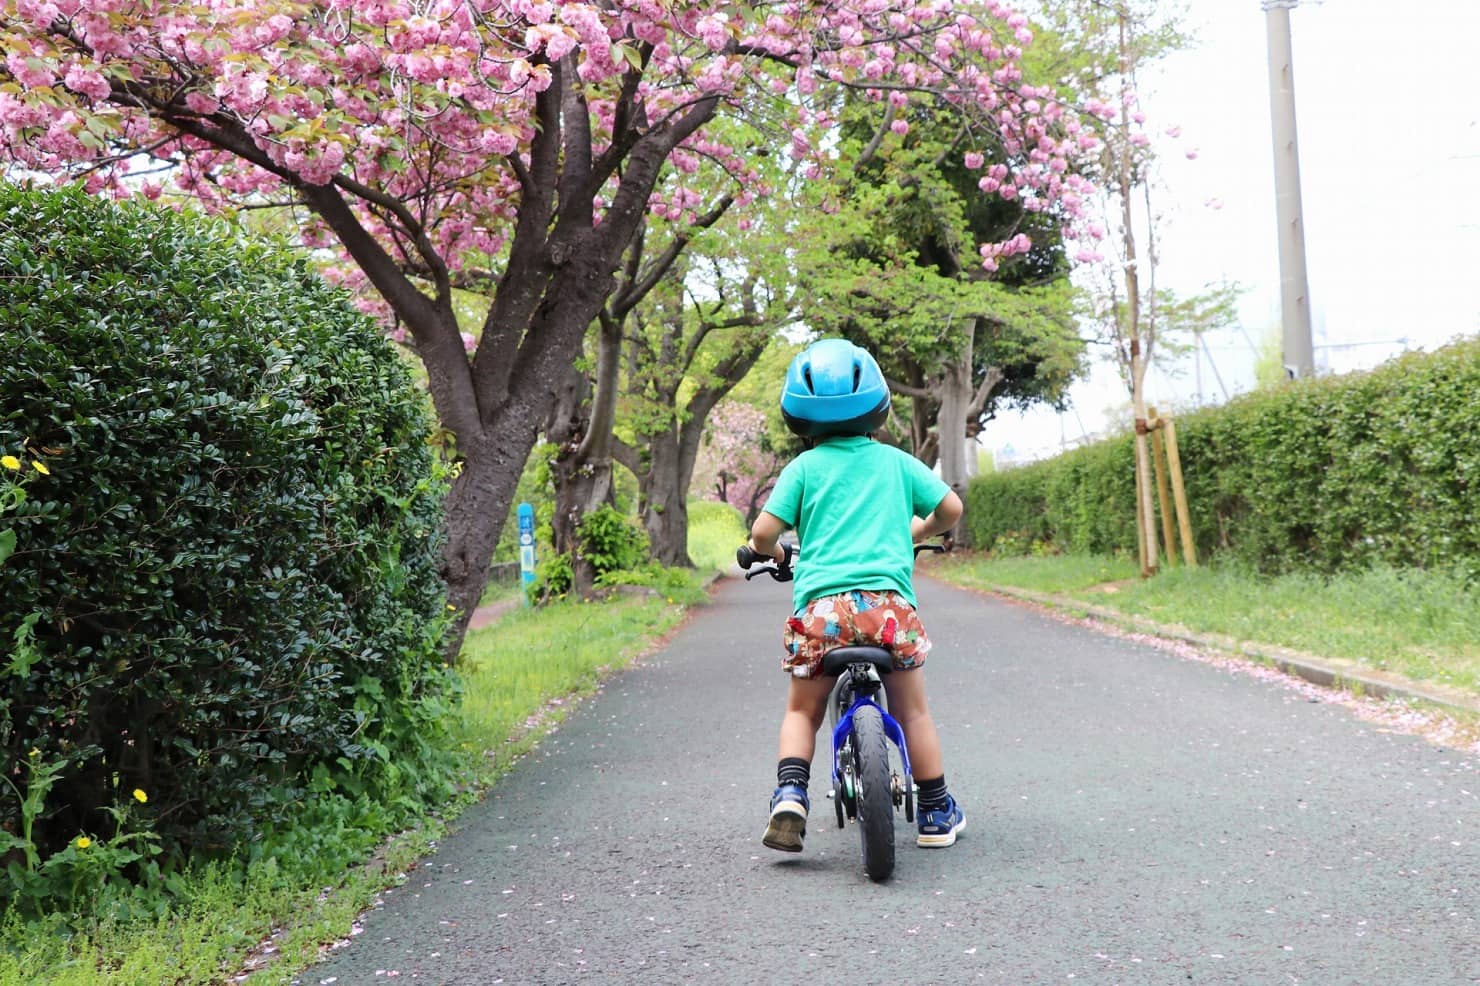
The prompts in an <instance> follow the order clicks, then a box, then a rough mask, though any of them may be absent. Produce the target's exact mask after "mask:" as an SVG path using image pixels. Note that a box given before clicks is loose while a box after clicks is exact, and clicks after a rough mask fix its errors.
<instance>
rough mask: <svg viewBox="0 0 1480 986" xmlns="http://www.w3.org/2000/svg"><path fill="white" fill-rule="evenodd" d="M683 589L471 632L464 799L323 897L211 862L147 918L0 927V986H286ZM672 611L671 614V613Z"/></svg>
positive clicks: (288, 872)
mask: <svg viewBox="0 0 1480 986" xmlns="http://www.w3.org/2000/svg"><path fill="white" fill-rule="evenodd" d="M678 579H681V580H682V581H684V586H683V591H674V587H673V586H668V587H666V588H668V590H669V591H668V593H667V594H666V595H665V594H662V593H654V592H652V591H644V592H641V593H638V594H618V595H615V596H614V597H613V598H611V599H610V600H608V601H606V602H601V603H584V602H562V603H557V604H554V605H551V606H546V607H542V608H539V609H534V610H520V611H514V612H511V613H510V614H508V615H506V616H505V617H504V618H503V619H502V620H500V621H499V622H498V623H497V624H495V625H494V626H493V627H489V628H486V629H484V630H477V631H473V632H472V633H470V634H469V635H468V638H467V641H466V642H465V645H464V651H463V654H464V661H463V668H462V685H463V698H462V701H461V703H460V706H459V711H460V717H459V721H458V723H457V724H456V726H455V727H454V729H453V730H452V741H453V742H454V743H455V744H456V746H457V751H458V753H459V754H460V755H461V756H462V758H463V760H464V762H465V765H466V767H465V773H464V777H465V781H464V787H463V792H462V794H461V796H460V797H459V798H457V799H456V800H455V801H454V802H453V803H452V804H451V805H447V804H443V805H438V806H435V811H433V810H431V809H424V810H423V811H422V813H421V814H420V816H419V821H418V822H417V824H415V825H413V826H411V827H410V828H409V829H407V830H405V831H402V832H401V833H400V834H398V835H397V836H395V837H394V838H392V839H389V840H388V841H385V842H382V843H381V844H380V845H379V846H378V848H377V849H376V850H375V851H374V852H373V853H369V854H366V853H361V854H360V857H359V858H360V859H361V863H360V864H359V865H352V866H350V867H348V869H347V870H345V871H344V872H343V873H342V874H340V875H338V876H337V877H336V878H334V879H333V880H332V881H328V882H330V883H332V885H331V886H326V885H325V884H326V881H325V880H324V879H323V877H322V874H314V873H312V872H310V871H308V870H304V871H295V870H292V869H291V868H288V867H287V866H286V864H283V863H281V862H279V861H277V860H268V861H265V862H262V863H253V864H248V865H245V866H243V865H239V864H217V865H214V866H210V867H206V868H202V869H200V870H197V871H196V872H194V873H191V874H187V875H186V876H184V877H183V878H182V879H181V881H180V883H179V885H178V887H177V890H176V894H175V899H174V901H173V902H172V903H171V904H170V905H168V906H167V907H166V908H165V909H163V910H162V911H161V912H160V913H158V914H157V915H156V916H155V917H153V918H151V919H146V920H139V919H137V918H136V919H133V920H129V921H117V920H112V919H110V918H108V917H106V916H102V917H97V918H94V919H91V920H79V919H76V918H75V917H74V918H72V919H71V920H70V921H69V920H68V919H67V918H66V917H64V916H61V915H53V916H51V917H49V918H47V919H44V920H36V921H22V920H20V919H18V918H15V917H9V918H6V919H4V920H0V986H23V984H24V986H38V984H45V986H94V984H97V983H102V982H107V983H110V984H116V986H159V984H161V983H168V984H171V986H196V984H201V986H204V984H213V986H214V984H219V983H225V982H228V981H236V979H235V977H237V976H238V975H239V974H241V973H243V972H248V973H250V975H249V976H248V978H247V979H246V980H245V981H246V982H247V983H250V984H266V983H286V982H288V981H290V980H291V979H292V977H293V975H294V974H295V973H297V972H300V971H302V970H303V969H304V968H306V967H308V966H309V965H311V964H312V963H313V962H314V961H315V959H316V957H317V954H318V950H319V948H320V946H321V945H322V944H324V943H326V942H330V941H333V940H335V939H338V938H343V937H346V936H348V934H349V931H350V925H351V923H352V921H353V920H354V917H355V916H356V915H357V914H359V913H360V912H361V911H363V910H364V909H365V908H367V907H368V906H370V903H371V902H372V900H373V899H374V897H375V895H376V894H377V893H378V892H380V891H381V890H383V889H385V888H386V887H388V886H394V885H395V884H397V883H398V882H399V881H400V878H401V876H402V875H403V874H404V873H405V872H406V871H407V869H408V868H409V867H410V865H411V864H412V863H413V862H414V861H415V860H417V859H419V858H420V857H422V856H424V855H426V854H427V853H428V852H429V851H430V848H431V845H432V843H433V842H434V841H435V840H437V839H438V838H440V837H441V836H442V835H443V834H445V832H446V830H447V827H448V825H449V824H450V823H451V822H452V821H454V820H455V819H456V817H457V816H458V815H459V814H461V812H462V811H463V810H465V809H466V808H467V806H468V805H470V804H472V803H474V802H476V801H477V800H478V798H480V797H481V795H482V793H483V791H485V790H486V789H487V787H488V786H489V785H490V784H491V783H492V782H493V781H494V780H496V779H497V777H498V776H499V775H500V774H502V773H503V772H504V771H505V770H507V769H508V768H509V767H510V765H511V764H512V763H513V762H514V761H515V760H516V759H517V758H518V756H519V755H520V754H522V753H524V752H525V751H527V750H528V749H529V748H530V747H532V746H534V744H535V743H536V742H538V740H539V738H540V737H541V736H543V735H544V734H545V732H546V731H547V730H548V729H549V727H550V726H552V725H553V724H555V723H556V722H558V721H559V720H560V719H561V718H563V716H564V715H565V714H566V712H567V711H568V710H569V709H570V708H571V707H572V704H573V703H572V702H571V701H569V700H570V699H571V698H572V697H573V696H575V697H579V696H581V695H584V694H589V693H590V692H591V691H592V690H594V688H595V687H596V685H597V684H598V683H599V682H600V681H601V679H602V678H603V676H604V675H606V674H608V673H610V672H612V671H615V670H617V669H620V668H623V667H626V666H627V665H629V664H631V663H632V661H633V660H634V659H635V658H636V657H638V656H639V655H640V654H642V653H644V652H646V651H647V650H649V649H651V647H652V646H653V645H654V642H655V641H658V640H660V639H662V638H663V636H664V635H666V634H667V633H668V632H669V631H671V630H672V629H673V628H674V627H675V626H676V625H677V624H678V623H679V621H680V620H681V619H682V618H683V616H684V613H685V612H686V606H685V605H683V603H685V602H693V601H697V600H700V599H702V598H705V593H704V592H703V589H702V587H701V583H702V581H703V580H702V578H701V577H699V576H697V575H693V574H687V575H683V576H672V579H671V580H678ZM674 599H678V600H679V602H677V603H675V602H674ZM355 825H356V819H354V818H351V817H338V818H336V819H333V820H332V821H328V822H326V824H325V826H324V830H323V831H322V832H315V833H313V835H314V837H315V838H317V839H319V840H321V841H322V842H323V843H324V844H325V845H334V846H335V848H338V849H340V850H341V851H342V847H341V846H338V844H337V843H336V839H340V838H345V839H349V840H351V841H352V842H354V843H359V842H363V841H364V840H363V835H362V834H361V833H354V834H352V835H348V836H346V835H344V833H343V832H336V831H335V828H336V826H337V827H339V828H340V829H346V828H347V829H351V830H352V829H353V828H354V826H355Z"/></svg>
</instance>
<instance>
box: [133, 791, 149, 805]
mask: <svg viewBox="0 0 1480 986" xmlns="http://www.w3.org/2000/svg"><path fill="white" fill-rule="evenodd" d="M134 800H135V801H137V802H138V803H139V804H144V803H145V802H146V801H148V800H149V795H147V794H145V793H144V791H143V790H142V789H141V788H137V787H136V788H134Z"/></svg>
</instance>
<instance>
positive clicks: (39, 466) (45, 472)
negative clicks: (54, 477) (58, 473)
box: [31, 462, 51, 476]
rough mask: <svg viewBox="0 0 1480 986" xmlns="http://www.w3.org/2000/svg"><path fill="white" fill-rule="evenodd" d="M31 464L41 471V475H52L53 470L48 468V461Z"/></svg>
mask: <svg viewBox="0 0 1480 986" xmlns="http://www.w3.org/2000/svg"><path fill="white" fill-rule="evenodd" d="M31 465H32V466H34V467H35V468H36V471H37V472H39V473H40V474H41V475H43V476H50V475H51V470H50V469H48V468H46V463H44V462H32V463H31Z"/></svg>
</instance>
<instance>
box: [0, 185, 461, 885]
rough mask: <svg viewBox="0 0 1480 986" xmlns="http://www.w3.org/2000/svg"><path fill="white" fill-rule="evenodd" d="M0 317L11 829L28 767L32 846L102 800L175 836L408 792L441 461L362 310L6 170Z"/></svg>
mask: <svg viewBox="0 0 1480 986" xmlns="http://www.w3.org/2000/svg"><path fill="white" fill-rule="evenodd" d="M0 326H3V332H4V338H5V347H4V358H3V360H0V453H3V454H5V455H8V456H10V457H12V458H14V459H17V460H19V461H21V462H22V463H23V471H22V472H17V471H16V470H13V469H12V470H9V471H8V472H7V471H5V470H0V484H5V483H9V484H10V485H11V487H12V488H15V480H16V478H17V477H19V476H22V475H23V476H24V477H25V479H26V485H25V487H24V490H23V494H24V500H23V502H21V503H19V505H18V506H15V507H14V508H13V509H12V510H11V511H10V512H8V513H5V512H0V528H6V529H10V530H13V531H14V534H15V538H16V545H15V551H14V554H13V555H12V556H11V557H10V558H9V559H8V560H5V561H4V562H3V563H0V598H3V600H4V606H3V608H0V655H4V654H6V653H9V659H8V661H5V662H3V663H0V757H3V761H0V770H3V772H4V776H5V777H6V778H7V779H9V780H10V781H11V782H12V784H13V785H14V786H13V787H11V786H0V824H3V826H4V830H5V831H6V832H9V833H17V832H19V831H21V827H20V824H19V823H20V822H21V821H22V820H23V819H22V817H21V816H22V815H23V814H24V813H23V812H22V807H21V803H20V798H19V795H20V793H21V792H26V791H28V790H29V791H30V792H31V793H32V794H34V793H35V791H36V788H35V786H34V784H33V786H32V787H30V788H29V789H28V786H27V781H28V778H30V779H32V780H33V781H34V779H35V777H36V776H37V771H36V769H34V768H37V767H38V766H40V765H44V767H45V769H46V770H48V771H51V772H53V773H54V775H55V776H54V777H52V778H50V783H51V787H50V789H49V792H48V793H47V794H46V796H45V798H44V800H43V801H42V803H41V806H40V810H39V812H37V811H36V809H35V806H34V805H33V806H32V807H31V809H29V814H32V815H34V816H35V819H34V820H35V827H34V831H33V834H32V838H33V840H34V842H35V848H36V849H37V850H39V851H40V853H41V855H42V856H43V857H44V856H45V855H46V854H48V853H56V852H58V851H59V850H62V849H63V848H67V847H69V843H70V844H72V846H73V847H75V844H76V840H77V839H78V838H79V837H80V836H84V835H90V836H91V837H92V841H94V842H97V841H98V840H100V839H106V838H108V837H110V836H111V835H112V834H113V833H114V832H116V831H117V830H118V828H119V827H120V822H119V821H118V819H117V813H118V811H119V810H120V809H127V811H128V812H131V813H132V816H131V817H132V820H133V821H132V822H131V824H133V823H137V824H140V825H142V826H144V827H146V828H148V829H152V831H153V833H154V835H155V836H157V837H158V839H159V845H160V846H161V848H162V850H163V851H164V852H165V853H166V854H169V855H183V854H186V853H191V852H199V851H201V850H206V851H211V850H220V849H226V848H228V847H231V846H234V845H240V844H241V843H242V842H243V840H247V839H250V838H252V837H253V836H254V835H256V834H258V833H260V832H261V831H262V830H263V828H264V826H268V825H271V824H274V823H276V822H278V821H281V820H282V819H284V818H285V817H287V816H288V815H289V813H290V811H291V810H293V809H294V808H295V804H296V803H298V802H299V801H301V799H303V798H304V797H305V796H307V795H309V794H311V793H314V792H327V791H336V790H337V791H343V792H346V793H351V794H353V793H358V792H359V791H363V790H374V791H376V792H377V794H378V795H383V796H384V797H386V798H387V799H390V798H394V797H398V796H400V795H401V792H403V791H406V790H409V789H411V788H412V787H414V786H415V783H416V781H415V780H414V779H413V778H409V777H407V776H405V774H406V773H407V772H408V771H406V769H405V765H406V764H407V763H414V762H416V758H417V757H419V756H422V755H424V754H426V753H427V751H428V749H429V744H431V743H432V742H434V741H435V738H436V736H437V734H438V731H439V730H440V729H441V728H442V726H441V720H442V718H443V716H444V714H445V710H446V704H447V703H446V699H447V698H448V697H449V691H448V690H449V688H450V687H451V684H452V679H451V677H450V673H449V672H448V671H447V670H446V669H445V665H444V664H443V658H442V654H441V643H442V633H443V630H444V628H445V625H446V619H445V613H444V610H445V591H444V588H443V586H442V585H441V583H440V581H439V579H438V577H437V561H438V549H439V538H440V531H441V526H442V517H441V500H442V496H441V494H442V492H443V480H442V479H441V478H440V477H439V475H438V467H437V465H436V463H435V462H434V460H433V457H432V454H431V451H430V449H429V447H428V445H427V437H428V435H429V434H430V430H431V422H430V419H429V416H428V413H427V408H426V406H425V401H424V398H423V397H422V396H421V395H420V394H419V393H418V391H417V390H416V389H415V388H414V387H413V385H412V383H411V380H410V377H409V374H408V373H407V371H406V369H405V367H404V365H403V364H402V363H401V362H400V360H399V359H398V357H397V356H396V354H395V353H394V352H393V351H392V349H391V347H390V346H389V345H388V344H387V342H386V341H385V340H384V339H383V338H382V336H381V334H380V333H379V332H378V331H377V330H376V328H375V327H374V326H373V325H372V324H371V323H370V321H369V320H368V319H367V318H366V317H365V316H363V315H362V314H360V313H358V312H356V311H355V310H354V309H353V308H352V307H351V305H350V304H349V303H348V299H347V298H346V297H345V296H344V295H343V294H342V293H341V292H339V291H337V290H335V289H332V288H330V287H329V286H328V285H326V284H325V283H324V282H323V281H322V280H321V279H320V278H319V277H317V276H316V275H315V274H314V273H313V272H312V271H311V270H309V269H308V268H307V267H306V266H305V265H304V264H303V263H302V262H301V260H295V259H294V258H293V257H292V256H291V255H290V254H288V253H287V252H284V251H282V250H279V249H277V248H273V247H269V246H264V245H262V244H259V243H254V242H249V241H247V240H245V239H243V238H241V237H239V236H238V235H237V234H236V233H234V232H233V231H232V230H231V229H230V228H229V227H227V226H225V225H224V224H221V223H219V222H216V221H213V220H209V219H206V218H203V217H199V216H192V215H188V214H177V213H174V212H169V211H164V210H159V209H154V208H151V207H147V206H136V205H132V204H124V205H117V204H113V203H109V202H103V201H99V200H96V199H92V198H89V197H88V196H86V195H83V194H81V193H80V192H77V191H63V192H54V191H39V190H25V189H20V188H16V187H13V186H3V185H0ZM32 462H40V463H42V465H43V466H44V467H45V468H46V469H47V470H48V473H47V474H46V475H42V474H41V473H40V472H39V471H37V470H35V468H34V467H33V466H31V465H30V464H31V463H32ZM3 502H4V501H3V498H0V503H3ZM43 776H44V775H43ZM135 790H138V791H139V792H141V793H142V794H143V795H144V796H146V797H147V803H143V804H141V803H138V802H139V801H140V798H139V797H136V796H133V792H134V791H135ZM68 851H69V852H70V851H72V850H71V848H68ZM11 864H12V871H11V877H12V883H13V884H14V883H15V882H16V881H18V880H19V879H20V876H21V874H20V873H19V871H17V870H16V869H15V862H14V859H13V858H12V861H11ZM0 883H3V881H0ZM12 889H15V888H14V887H12Z"/></svg>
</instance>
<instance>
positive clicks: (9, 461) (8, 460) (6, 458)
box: [0, 455, 21, 472]
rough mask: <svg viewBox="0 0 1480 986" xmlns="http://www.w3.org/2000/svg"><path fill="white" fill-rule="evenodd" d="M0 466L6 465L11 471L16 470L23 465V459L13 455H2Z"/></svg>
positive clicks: (0, 456)
mask: <svg viewBox="0 0 1480 986" xmlns="http://www.w3.org/2000/svg"><path fill="white" fill-rule="evenodd" d="M0 466H4V467H5V468H6V469H9V470H10V471H11V472H15V471H16V470H17V469H19V468H20V467H21V460H20V459H17V458H16V457H15V456H13V455H0Z"/></svg>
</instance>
